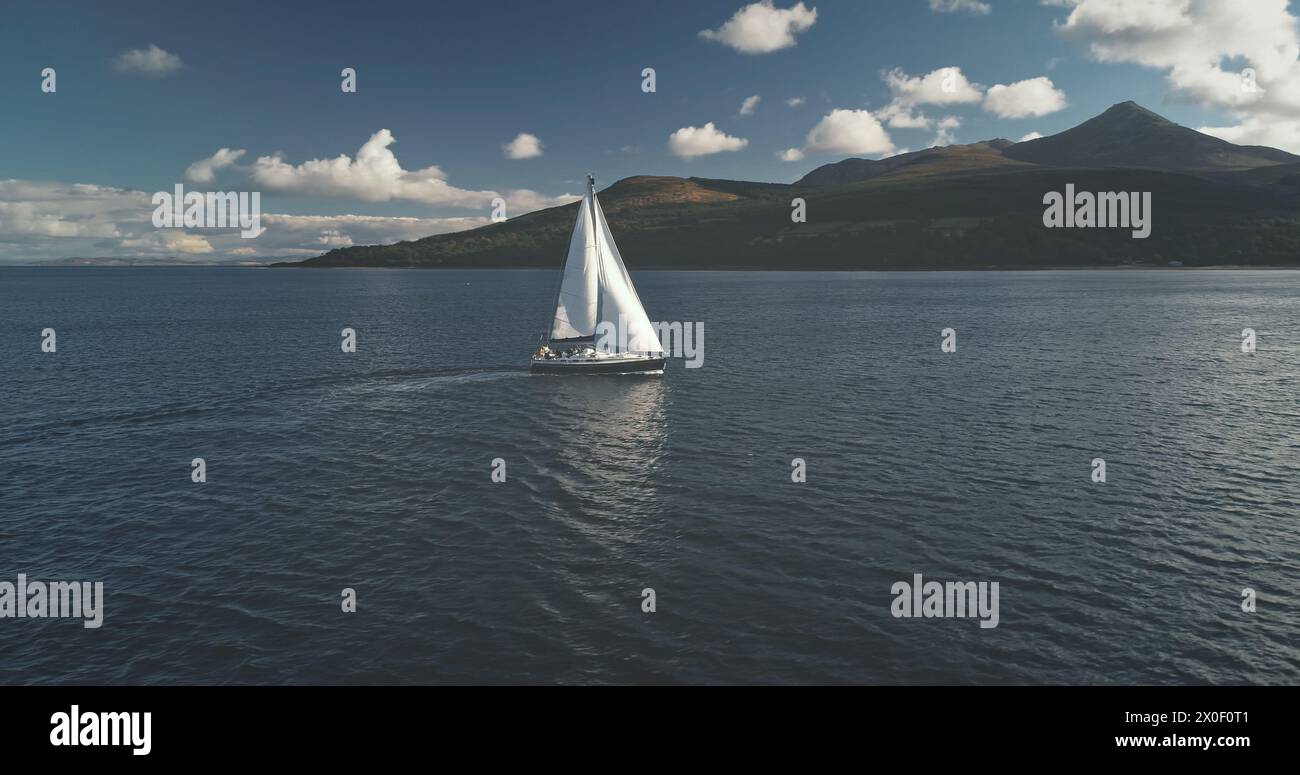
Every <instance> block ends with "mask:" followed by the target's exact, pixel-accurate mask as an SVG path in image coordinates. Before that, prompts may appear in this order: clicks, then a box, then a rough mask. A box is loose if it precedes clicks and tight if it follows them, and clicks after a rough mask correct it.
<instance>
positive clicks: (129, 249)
mask: <svg viewBox="0 0 1300 775" xmlns="http://www.w3.org/2000/svg"><path fill="white" fill-rule="evenodd" d="M117 247H118V248H119V249H120V250H122V251H124V252H126V253H127V254H129V255H168V256H173V255H176V254H178V253H179V254H181V255H185V254H192V255H207V254H209V253H212V252H213V247H212V243H211V242H208V240H207V238H206V237H201V236H199V235H197V234H194V233H193V232H188V231H185V230H182V229H159V230H158V231H151V232H146V233H144V234H141V235H140V236H139V237H128V238H126V239H124V240H121V241H119V242H118V244H117Z"/></svg>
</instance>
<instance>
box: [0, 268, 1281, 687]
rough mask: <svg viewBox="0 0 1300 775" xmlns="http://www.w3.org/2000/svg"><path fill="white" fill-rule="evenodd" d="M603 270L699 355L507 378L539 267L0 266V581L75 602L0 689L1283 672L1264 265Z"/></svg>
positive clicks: (520, 368)
mask: <svg viewBox="0 0 1300 775" xmlns="http://www.w3.org/2000/svg"><path fill="white" fill-rule="evenodd" d="M635 279H636V281H637V284H638V288H639V290H640V295H641V297H642V298H643V300H644V301H645V302H646V305H647V307H648V309H649V312H650V315H651V318H652V319H656V320H682V321H703V322H704V323H705V360H704V367H703V368H699V369H685V368H683V364H682V363H681V362H680V361H675V362H670V363H669V367H668V370H667V373H666V374H664V375H663V376H662V377H622V378H620V377H603V378H601V377H586V378H564V377H543V376H539V377H531V376H529V375H528V374H527V373H526V371H525V368H524V367H525V363H526V359H527V355H528V353H529V352H531V350H532V349H533V348H534V347H535V345H536V338H537V333H538V331H539V329H540V327H541V325H542V323H543V322H544V321H545V320H546V319H547V318H548V316H549V309H547V304H548V302H549V301H550V300H551V299H552V298H553V296H552V294H553V291H554V282H555V275H554V273H552V272H518V271H516V272H511V271H419V270H412V271H399V270H375V271H369V270H336V271H290V270H253V269H196V268H175V269H92V268H48V269H17V268H9V269H0V394H2V395H3V411H4V414H3V418H4V419H3V424H2V425H0V581H3V580H9V581H15V580H16V576H17V574H18V573H25V574H27V576H28V577H29V578H32V579H69V580H72V579H81V580H98V581H103V582H104V583H105V587H106V604H105V609H106V610H105V621H104V625H103V627H102V628H101V629H98V630H87V629H83V628H82V627H81V625H80V622H79V621H76V620H66V619H65V620H57V619H45V620H32V619H0V655H3V658H2V659H0V681H3V682H6V683H15V682H19V683H25V682H87V683H88V682H94V683H102V682H113V683H116V682H133V683H137V682H138V683H143V682H149V683H161V682H184V683H232V682H273V683H282V682H292V683H307V682H325V683H353V682H421V683H424V682H539V683H552V682H582V683H588V682H590V683H604V682H620V683H621V682H957V683H966V682H996V683H1019V682H1026V683H1044V682H1101V683H1110V682H1115V683H1119V682H1147V683H1181V682H1213V683H1239V682H1261V683H1295V682H1297V681H1300V607H1298V606H1297V597H1296V596H1297V591H1300V590H1298V589H1297V587H1298V581H1300V524H1298V516H1300V508H1298V505H1300V399H1298V398H1297V392H1296V386H1297V377H1298V376H1300V315H1297V311H1298V307H1297V299H1298V298H1300V273H1293V272H1247V271H1239V272H1238V271H1234V272H1193V271H1176V272H1175V271H1159V272H1140V271H1116V272H1103V271H1097V272H1036V273H953V274H949V273H923V274H922V273H916V274H901V273H900V274H888V273H885V274H876V273H858V274H830V273H808V274H803V273H655V272H651V273H638V274H637V275H636V277H635ZM345 326H350V327H353V328H355V329H356V330H357V332H358V345H359V351H358V352H357V353H355V354H346V353H343V352H341V350H340V347H339V341H340V337H339V331H340V329H341V328H343V327H345ZM46 327H51V328H54V329H56V331H57V336H58V340H57V341H58V351H57V353H54V354H45V353H42V352H41V351H40V331H41V329H43V328H46ZM946 327H952V328H955V329H957V331H958V351H957V352H956V353H952V354H945V353H943V352H941V350H940V346H939V345H940V330H941V329H943V328H946ZM1246 327H1251V328H1254V329H1255V330H1256V331H1257V332H1258V337H1259V339H1258V351H1257V352H1256V353H1254V354H1243V353H1242V352H1241V351H1240V343H1241V330H1242V329H1243V328H1246ZM194 457H203V458H205V459H206V461H207V474H208V481H207V482H206V483H204V484H195V483H192V482H191V481H190V461H191V459H192V458H194ZM498 457H499V458H504V459H505V460H506V464H507V481H506V482H505V483H501V484H496V483H493V482H492V481H491V478H490V474H491V461H492V460H493V459H494V458H498ZM794 457H802V458H804V459H806V460H807V463H808V481H807V482H806V483H804V484H797V483H793V482H791V480H790V471H791V468H790V461H791V459H792V458H794ZM1095 457H1101V458H1105V459H1106V461H1107V469H1108V470H1107V482H1106V483H1105V484H1094V483H1093V482H1092V481H1091V479H1090V474H1091V471H1092V468H1091V461H1092V459H1093V458H1095ZM914 573H923V574H925V576H926V577H927V578H932V579H936V580H974V581H998V582H999V583H1000V587H1001V593H1000V624H999V626H998V627H996V628H992V629H982V628H980V627H979V626H978V624H977V622H976V620H974V619H897V618H894V617H893V616H891V614H890V604H891V603H892V601H893V597H892V596H891V594H890V587H891V585H892V584H893V583H894V582H895V581H899V580H910V579H911V577H912V574H914ZM344 587H352V588H354V589H355V590H356V591H357V595H358V611H357V612H356V613H351V614H348V613H343V612H342V611H341V610H340V599H341V598H340V592H341V590H342V589H343V588H344ZM645 587H653V588H654V589H655V591H656V596H657V607H658V610H657V611H656V612H655V613H643V612H642V610H641V590H642V589H643V588H645ZM1247 587H1249V588H1253V589H1254V590H1256V592H1257V594H1258V607H1257V610H1256V611H1255V612H1253V613H1246V612H1243V611H1242V610H1241V607H1240V602H1241V593H1242V590H1243V589H1244V588H1247Z"/></svg>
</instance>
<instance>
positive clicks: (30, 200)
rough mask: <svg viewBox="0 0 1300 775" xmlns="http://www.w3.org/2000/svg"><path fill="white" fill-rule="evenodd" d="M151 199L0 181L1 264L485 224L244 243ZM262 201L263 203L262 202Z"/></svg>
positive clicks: (307, 242)
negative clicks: (160, 209)
mask: <svg viewBox="0 0 1300 775" xmlns="http://www.w3.org/2000/svg"><path fill="white" fill-rule="evenodd" d="M504 197H505V199H506V202H507V205H506V207H507V214H508V215H510V216H511V217H513V216H516V215H522V214H523V213H526V212H529V211H531V210H534V209H538V208H541V207H552V206H555V205H560V204H566V203H568V202H571V201H576V200H577V199H579V198H580V197H578V196H576V195H572V194H565V195H563V196H557V197H548V196H544V195H542V194H538V193H537V192H535V191H531V190H528V189H518V190H514V191H510V192H508V193H507V194H505V195H504ZM151 199H152V194H151V193H149V192H145V191H135V190H130V189H121V188H112V187H108V186H95V185H87V184H79V183H59V182H47V181H23V180H0V263H3V262H13V261H37V262H39V261H42V260H50V259H58V258H67V257H71V256H80V257H115V258H176V259H178V260H200V261H203V260H217V259H223V258H235V259H238V258H245V259H246V258H250V257H269V258H275V257H281V258H293V257H307V256H314V255H319V254H320V253H322V252H324V251H325V250H330V249H333V248H336V247H347V246H349V245H374V244H391V243H393V242H398V241H401V240H413V239H419V238H421V237H427V236H429V235H432V234H444V233H447V232H453V231H462V230H465V229H471V228H474V227H477V226H483V225H486V224H488V223H489V222H490V221H489V218H488V215H489V213H488V211H487V210H486V208H485V209H484V210H483V212H482V214H480V215H475V216H472V217H442V218H424V217H409V216H376V215H350V214H349V215H287V214H277V213H268V212H264V213H262V217H261V220H262V227H263V231H262V234H261V235H260V236H259V237H257V239H252V240H250V239H243V238H241V237H240V236H239V230H238V229H237V228H229V229H157V228H155V227H154V226H153V222H152V218H153V211H154V205H153V203H152V201H151ZM266 203H267V202H266V200H265V199H263V206H265V205H266Z"/></svg>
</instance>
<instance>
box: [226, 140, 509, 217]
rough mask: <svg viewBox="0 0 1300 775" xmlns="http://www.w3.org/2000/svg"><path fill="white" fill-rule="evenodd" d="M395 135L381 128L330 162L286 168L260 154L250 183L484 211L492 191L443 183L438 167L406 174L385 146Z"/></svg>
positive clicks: (313, 193) (309, 192) (274, 188)
mask: <svg viewBox="0 0 1300 775" xmlns="http://www.w3.org/2000/svg"><path fill="white" fill-rule="evenodd" d="M394 142H395V138H394V137H393V133H392V132H389V131H388V130H387V129H381V130H379V131H378V132H376V133H374V134H373V135H371V136H370V139H369V140H367V141H366V143H365V145H362V146H361V149H360V150H359V151H357V155H356V158H355V159H354V158H352V157H350V156H348V155H347V154H339V155H338V156H336V157H334V158H332V159H311V160H309V161H305V162H303V163H301V164H288V163H286V162H285V161H284V160H283V159H282V158H281V157H280V155H279V154H276V155H272V156H259V157H258V158H257V160H256V161H254V162H253V166H252V173H251V177H252V180H253V182H254V183H256V184H257V185H259V186H262V187H263V188H264V189H266V190H268V191H283V192H289V193H295V194H306V195H311V196H323V197H343V198H349V199H359V200H361V201H364V202H389V201H393V200H406V201H412V202H423V203H425V204H431V205H445V206H451V207H487V206H488V205H489V203H490V202H491V201H492V198H493V197H495V196H497V193H496V192H495V191H470V190H467V189H463V188H457V187H455V186H453V185H451V184H450V183H448V182H447V180H446V175H445V174H444V173H443V171H442V170H441V169H440V168H438V167H437V166H430V167H425V168H424V169H421V170H404V169H402V165H401V164H399V163H398V161H397V157H396V156H394V155H393V152H392V151H391V150H389V148H388V146H390V145H392V144H393V143H394Z"/></svg>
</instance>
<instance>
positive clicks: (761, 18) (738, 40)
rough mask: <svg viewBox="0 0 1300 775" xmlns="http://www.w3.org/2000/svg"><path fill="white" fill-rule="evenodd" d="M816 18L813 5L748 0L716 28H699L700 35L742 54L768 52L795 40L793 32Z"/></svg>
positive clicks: (790, 44) (810, 25)
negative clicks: (785, 4) (789, 4)
mask: <svg viewBox="0 0 1300 775" xmlns="http://www.w3.org/2000/svg"><path fill="white" fill-rule="evenodd" d="M816 21H817V9H816V8H808V7H807V6H805V5H804V4H803V3H798V4H796V5H795V6H794V7H792V8H777V7H775V6H774V5H772V0H761V2H757V3H750V4H749V5H747V6H745V7H744V8H741V9H740V10H739V11H736V13H735V15H734V16H732V17H731V18H730V19H728V20H727V21H726V22H725V23H723V25H722V26H721V27H719V28H717V29H716V30H701V31H700V37H701V38H704V39H705V40H716V41H718V42H719V43H722V44H723V45H726V46H730V47H731V48H733V49H735V50H736V51H739V52H740V53H742V54H768V53H771V52H773V51H780V50H781V49H783V48H789V47H790V46H793V45H794V44H795V39H794V36H795V33H799V32H803V31H804V30H807V29H808V28H809V27H812V26H813V23H814V22H816Z"/></svg>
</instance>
